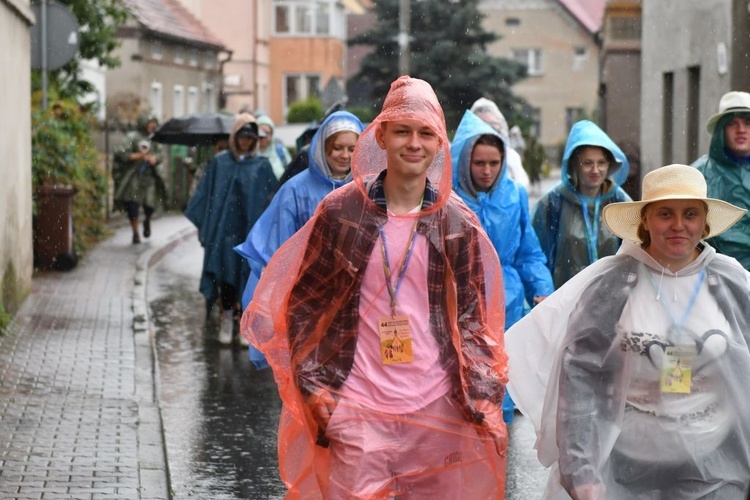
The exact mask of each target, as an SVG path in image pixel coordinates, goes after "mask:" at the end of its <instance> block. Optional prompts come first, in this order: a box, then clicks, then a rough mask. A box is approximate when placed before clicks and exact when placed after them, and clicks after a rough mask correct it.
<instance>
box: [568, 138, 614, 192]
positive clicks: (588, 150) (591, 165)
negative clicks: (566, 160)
mask: <svg viewBox="0 0 750 500" xmlns="http://www.w3.org/2000/svg"><path fill="white" fill-rule="evenodd" d="M577 156H578V158H577V159H578V164H577V165H576V166H575V168H576V169H577V173H578V190H579V191H580V192H581V194H583V195H585V196H596V195H598V194H599V190H600V189H601V187H602V184H604V181H605V179H606V178H607V173H608V172H609V160H608V159H607V156H606V155H605V154H604V150H603V149H602V148H598V147H593V146H592V147H588V146H586V147H582V148H581V149H580V150H579V151H578V155H577Z"/></svg>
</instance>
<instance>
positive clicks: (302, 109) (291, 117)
mask: <svg viewBox="0 0 750 500" xmlns="http://www.w3.org/2000/svg"><path fill="white" fill-rule="evenodd" d="M321 118H323V104H322V103H321V102H320V100H319V99H318V98H316V97H311V98H310V99H308V100H306V101H297V102H295V103H292V104H291V105H290V106H289V112H288V113H287V115H286V121H287V123H309V122H311V121H315V120H320V119H321Z"/></svg>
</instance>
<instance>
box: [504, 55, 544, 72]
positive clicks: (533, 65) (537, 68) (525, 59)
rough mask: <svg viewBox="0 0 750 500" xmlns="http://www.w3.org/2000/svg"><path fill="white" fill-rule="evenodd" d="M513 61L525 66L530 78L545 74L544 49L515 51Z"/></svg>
mask: <svg viewBox="0 0 750 500" xmlns="http://www.w3.org/2000/svg"><path fill="white" fill-rule="evenodd" d="M512 55H513V60H514V61H516V62H519V63H521V64H525V65H526V67H527V68H528V74H529V76H539V75H541V74H543V73H544V67H543V66H542V49H513V54H512Z"/></svg>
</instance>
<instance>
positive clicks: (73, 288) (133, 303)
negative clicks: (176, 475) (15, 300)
mask: <svg viewBox="0 0 750 500" xmlns="http://www.w3.org/2000/svg"><path fill="white" fill-rule="evenodd" d="M152 231H153V235H152V237H151V239H150V240H146V242H145V243H142V244H140V245H133V244H132V243H131V230H130V227H129V226H128V225H127V224H122V223H120V224H115V229H114V235H113V236H112V237H110V238H109V239H107V240H105V241H103V242H101V243H99V244H98V245H97V247H96V248H95V249H94V250H92V251H91V252H90V253H89V254H87V255H86V256H85V257H84V258H83V259H81V261H80V262H79V264H78V267H77V268H76V269H74V270H73V271H70V272H64V273H63V272H60V273H57V272H44V273H37V274H35V275H34V279H33V288H32V292H31V294H30V296H29V297H28V298H27V299H26V300H25V301H24V304H23V306H22V308H21V310H20V312H19V314H18V315H17V316H16V319H15V321H14V323H13V324H12V325H11V327H10V329H9V330H10V331H9V332H7V333H6V334H5V335H4V336H0V498H3V499H5V498H19V499H47V498H58V499H62V498H65V499H79V498H80V499H105V498H117V499H131V498H132V499H168V498H170V491H169V474H168V468H167V465H166V460H165V449H164V439H163V432H162V431H163V429H162V422H161V415H160V412H159V408H158V405H157V403H156V393H155V386H154V381H155V379H154V366H155V364H154V350H153V337H152V334H151V329H150V327H149V318H148V307H147V303H146V294H145V290H146V280H147V279H148V271H149V269H150V268H151V267H153V266H154V265H155V264H156V263H157V262H158V261H159V259H160V258H161V257H162V256H163V255H165V254H166V253H167V252H168V251H170V250H171V249H172V248H174V246H175V245H177V244H179V243H180V242H182V241H185V240H187V239H189V238H195V230H194V227H193V226H192V225H191V224H190V222H189V221H188V220H187V219H185V217H183V216H182V215H181V214H173V215H165V216H163V217H161V218H158V219H155V220H154V221H153V222H152Z"/></svg>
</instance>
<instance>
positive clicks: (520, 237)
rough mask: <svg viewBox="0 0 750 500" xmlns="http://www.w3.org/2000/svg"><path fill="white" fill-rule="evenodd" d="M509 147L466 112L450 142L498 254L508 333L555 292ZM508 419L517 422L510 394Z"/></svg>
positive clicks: (458, 180) (457, 173)
mask: <svg viewBox="0 0 750 500" xmlns="http://www.w3.org/2000/svg"><path fill="white" fill-rule="evenodd" d="M506 151H508V145H507V143H506V141H505V139H504V138H503V137H502V136H501V135H500V134H499V133H498V132H496V131H495V130H494V129H493V128H492V127H491V126H490V125H488V124H487V123H485V122H484V121H483V120H481V119H480V118H479V117H478V116H477V115H475V114H474V113H472V112H471V111H467V112H466V113H464V116H463V118H462V120H461V123H460V124H459V125H458V129H457V130H456V135H455V136H454V138H453V142H452V143H451V160H452V162H453V165H454V169H453V189H454V190H455V191H456V193H457V194H458V195H459V196H460V197H461V199H463V201H464V202H465V203H466V204H467V205H468V206H469V208H471V209H472V210H473V211H474V212H475V213H476V214H477V216H478V217H479V222H480V223H481V224H482V227H483V228H484V230H485V232H486V233H487V235H488V236H489V237H490V240H491V241H492V244H493V245H494V247H495V250H497V254H498V256H499V257H500V264H501V265H502V269H503V284H504V287H505V328H510V327H511V326H512V325H513V324H514V323H515V322H517V321H518V320H519V319H521V318H522V317H523V315H524V312H525V305H524V302H526V303H528V304H529V305H531V306H533V305H535V304H538V303H539V302H541V301H542V300H543V299H544V298H545V297H546V296H547V295H549V294H551V293H552V292H553V290H554V287H553V285H552V276H551V275H550V271H549V269H547V266H546V258H545V256H544V253H543V252H542V250H541V248H540V246H539V240H538V239H537V237H536V234H535V233H534V229H533V228H532V227H531V218H530V217H529V199H528V195H527V193H526V190H525V189H524V188H523V187H522V186H521V185H520V184H518V183H517V182H516V181H514V180H513V179H511V178H510V176H509V175H508V166H507V165H508V163H507V155H506ZM503 419H504V420H505V422H506V423H510V422H512V421H513V401H512V400H511V399H510V396H509V395H508V394H507V393H506V395H505V400H504V401H503Z"/></svg>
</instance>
